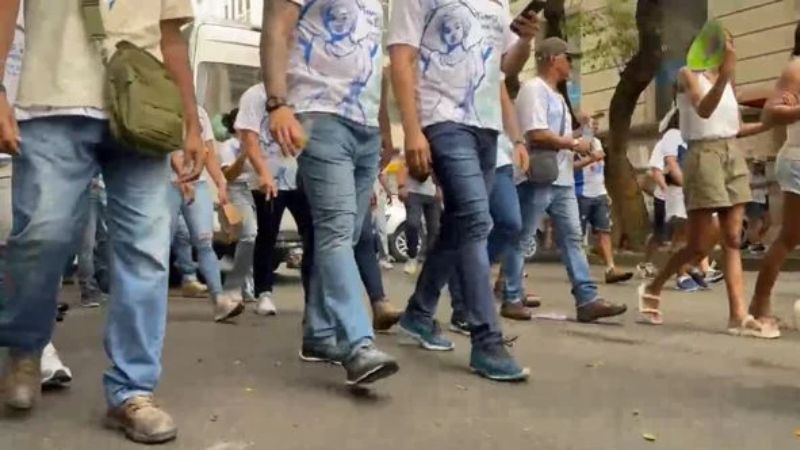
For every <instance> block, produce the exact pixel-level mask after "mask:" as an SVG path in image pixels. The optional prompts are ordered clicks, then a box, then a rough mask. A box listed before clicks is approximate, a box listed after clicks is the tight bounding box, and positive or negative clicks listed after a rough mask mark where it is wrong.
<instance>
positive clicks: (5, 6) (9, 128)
mask: <svg viewBox="0 0 800 450" xmlns="http://www.w3.org/2000/svg"><path fill="white" fill-rule="evenodd" d="M19 3H20V0H0V83H2V82H3V79H4V77H5V73H6V60H7V59H8V54H9V52H10V51H11V44H12V43H13V42H14V33H15V32H16V29H17V14H18V13H19ZM18 151H19V127H18V126H17V121H16V119H15V118H14V109H13V108H12V107H11V104H10V103H9V102H8V97H7V96H6V93H5V91H4V92H0V153H8V154H11V155H16V154H17V152H18Z"/></svg>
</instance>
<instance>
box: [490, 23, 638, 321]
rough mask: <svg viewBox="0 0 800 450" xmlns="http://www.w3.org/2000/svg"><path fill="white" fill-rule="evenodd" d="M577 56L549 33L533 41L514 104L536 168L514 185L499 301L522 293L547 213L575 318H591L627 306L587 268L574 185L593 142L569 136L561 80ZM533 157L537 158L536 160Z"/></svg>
mask: <svg viewBox="0 0 800 450" xmlns="http://www.w3.org/2000/svg"><path fill="white" fill-rule="evenodd" d="M577 56H579V55H578V54H577V53H574V52H572V51H571V50H570V49H569V47H568V45H567V43H566V42H565V41H563V40H562V39H559V38H548V39H545V40H544V41H542V42H541V43H539V44H538V45H537V47H536V62H537V70H538V76H537V77H536V78H534V79H533V80H530V81H527V82H526V83H524V84H523V85H522V88H521V89H520V92H519V94H518V96H517V102H516V108H517V115H518V117H519V120H520V123H521V126H522V130H523V131H524V133H525V136H526V139H527V143H528V148H530V149H531V152H532V155H533V157H532V160H531V165H532V167H533V168H534V171H532V172H531V173H530V174H528V177H527V180H525V181H523V182H522V183H521V184H520V185H519V186H518V193H519V199H520V207H521V212H522V232H521V233H520V236H519V240H518V242H517V248H516V250H515V251H514V252H511V253H509V254H508V255H507V257H506V258H505V260H504V261H503V265H502V270H503V276H504V279H505V283H506V285H505V289H504V293H503V301H504V302H507V303H519V302H521V301H522V298H523V292H524V290H523V268H524V262H525V252H526V250H527V245H528V242H529V241H530V240H531V239H535V232H536V229H537V228H538V227H539V225H540V224H541V222H542V220H543V218H544V215H545V213H547V214H549V216H550V218H551V220H552V223H553V226H554V227H555V234H556V244H557V245H558V247H559V250H560V251H561V259H562V261H563V262H564V266H565V268H566V269H567V275H568V276H569V279H570V283H571V284H572V295H573V296H574V297H575V307H576V310H577V319H578V321H579V322H594V321H596V320H598V319H601V318H604V317H613V316H618V315H620V314H623V313H625V311H626V309H627V308H626V307H625V305H622V304H615V303H612V302H609V301H608V300H606V299H604V298H602V297H601V296H600V294H599V293H598V290H597V285H596V284H595V283H594V281H592V279H591V274H590V273H589V263H588V261H587V259H586V254H585V253H584V251H583V248H582V244H583V238H582V234H581V224H580V216H579V211H578V200H577V197H576V194H575V187H574V169H573V159H574V153H575V152H577V153H581V154H588V153H589V151H590V150H591V142H590V141H589V140H587V139H584V138H580V139H577V138H575V137H574V136H573V131H572V130H573V128H574V127H573V125H572V118H571V116H570V114H569V111H568V106H567V104H566V101H565V100H564V97H563V96H562V95H561V94H560V93H559V92H558V90H557V86H558V84H559V83H561V82H563V81H566V80H568V79H569V77H570V74H571V73H572V59H573V58H575V57H577ZM537 158H541V162H539V164H538V169H537Z"/></svg>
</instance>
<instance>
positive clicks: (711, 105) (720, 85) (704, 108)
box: [678, 39, 736, 119]
mask: <svg viewBox="0 0 800 450" xmlns="http://www.w3.org/2000/svg"><path fill="white" fill-rule="evenodd" d="M735 67H736V51H735V50H734V48H733V42H732V41H731V40H730V39H729V40H728V41H727V43H726V44H725V56H724V59H723V62H722V66H720V70H719V75H718V76H717V80H716V81H715V82H714V85H713V86H712V87H711V90H709V91H708V92H707V93H706V94H705V95H703V91H702V89H701V88H700V81H699V80H698V77H700V76H703V75H698V74H696V73H694V72H692V71H691V70H689V68H688V67H684V68H683V69H681V71H680V73H679V75H678V81H679V83H678V86H679V89H681V90H682V92H685V93H687V94H688V95H689V100H690V101H691V103H692V106H693V107H694V109H695V110H697V115H699V116H700V117H702V118H703V119H708V118H709V117H711V115H712V114H714V111H715V110H716V109H717V106H719V102H720V100H722V94H724V93H725V88H726V87H727V86H728V84H729V83H730V82H731V80H732V78H733V70H734V68H735Z"/></svg>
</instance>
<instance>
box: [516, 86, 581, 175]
mask: <svg viewBox="0 0 800 450" xmlns="http://www.w3.org/2000/svg"><path fill="white" fill-rule="evenodd" d="M516 106H517V117H519V125H520V127H521V128H522V131H523V133H527V132H529V131H534V130H550V131H552V132H553V133H555V134H556V135H559V136H572V128H573V127H572V116H571V115H570V113H569V111H568V110H567V104H566V102H565V101H564V97H562V96H561V94H560V93H559V92H558V91H556V90H554V89H553V88H551V87H550V86H548V85H547V83H545V81H544V80H542V79H541V78H539V77H536V78H534V79H532V80H528V81H526V82H525V83H523V85H522V87H521V88H520V90H519V94H518V95H517V101H516ZM557 157H558V179H556V181H554V182H553V184H554V185H556V186H572V185H573V184H574V174H573V172H574V170H573V165H572V160H573V158H574V156H573V152H572V150H566V149H562V150H559V151H558V155H557Z"/></svg>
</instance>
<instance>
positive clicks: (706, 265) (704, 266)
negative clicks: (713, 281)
mask: <svg viewBox="0 0 800 450" xmlns="http://www.w3.org/2000/svg"><path fill="white" fill-rule="evenodd" d="M698 266H699V267H700V270H702V271H703V273H708V271H709V270H711V263H710V262H709V261H708V256H706V257H705V258H703V259H701V260H700V263H699V264H698Z"/></svg>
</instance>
